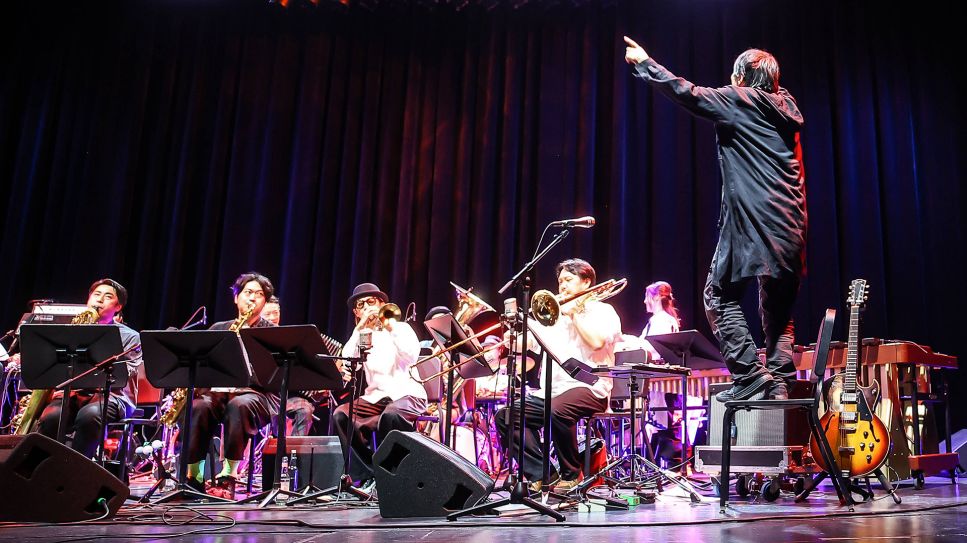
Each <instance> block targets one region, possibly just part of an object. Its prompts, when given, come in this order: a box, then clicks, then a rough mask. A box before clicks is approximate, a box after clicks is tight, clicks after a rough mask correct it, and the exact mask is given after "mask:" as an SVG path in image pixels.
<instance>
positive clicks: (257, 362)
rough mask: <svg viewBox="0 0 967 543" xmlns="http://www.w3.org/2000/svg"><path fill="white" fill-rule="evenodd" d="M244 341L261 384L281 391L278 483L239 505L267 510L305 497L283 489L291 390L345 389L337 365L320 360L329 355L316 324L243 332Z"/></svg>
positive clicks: (277, 446) (331, 361) (276, 463)
mask: <svg viewBox="0 0 967 543" xmlns="http://www.w3.org/2000/svg"><path fill="white" fill-rule="evenodd" d="M241 337H242V343H243V344H244V345H245V350H246V351H247V352H248V356H249V360H250V361H251V362H252V368H253V370H254V371H255V375H256V378H257V382H258V383H259V385H260V386H261V387H262V388H263V389H264V390H267V391H273V392H274V391H276V390H277V391H278V392H279V405H280V406H281V407H280V408H279V415H278V416H277V417H276V421H275V436H276V437H275V439H276V453H275V466H274V468H273V469H274V470H275V480H274V481H273V482H272V489H271V490H263V491H262V492H261V493H260V494H256V495H254V496H249V497H247V498H245V499H244V500H242V501H240V502H239V503H249V502H256V501H257V502H259V507H260V508H263V507H265V506H267V505H269V504H270V503H272V501H273V500H275V498H276V497H277V496H278V495H279V494H282V495H284V496H287V497H290V498H292V497H295V498H298V497H302V496H303V495H302V494H300V493H299V492H295V491H293V490H291V489H290V490H284V489H282V458H283V457H284V456H285V455H286V454H287V453H288V451H287V450H286V447H285V427H286V422H285V406H286V402H287V401H288V399H289V389H290V388H293V389H294V390H332V389H334V388H336V387H338V386H341V385H342V374H341V372H340V371H339V370H338V369H336V364H335V361H333V360H327V359H317V358H316V357H317V355H320V354H328V352H329V351H328V350H327V349H326V346H325V344H323V342H322V337H321V336H320V335H319V330H318V329H317V328H316V326H315V325H314V324H299V325H294V326H274V327H270V328H243V329H242V330H241ZM293 383H295V385H294V387H293Z"/></svg>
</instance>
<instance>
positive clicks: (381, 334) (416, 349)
mask: <svg viewBox="0 0 967 543" xmlns="http://www.w3.org/2000/svg"><path fill="white" fill-rule="evenodd" d="M358 346H359V330H355V329H354V330H353V335H352V336H350V338H349V341H347V342H346V345H345V346H343V350H342V354H343V356H354V357H355V356H359V349H358ZM419 355H420V340H419V339H417V337H416V333H415V332H413V328H411V327H410V325H409V324H407V323H405V322H397V323H394V324H393V331H392V332H389V331H387V330H374V331H373V347H372V348H371V349H370V350H369V355H368V356H367V358H366V363H365V364H364V365H363V370H364V371H365V372H366V383H367V386H366V391H365V392H364V393H363V395H362V396H361V398H362V399H363V400H366V401H367V402H369V403H378V402H379V401H380V400H382V399H383V398H389V399H390V401H394V402H395V401H396V400H398V399H400V398H402V397H403V396H414V397H417V398H421V399H423V400H426V390H425V389H424V388H423V385H421V384H420V383H418V382H416V380H414V379H413V378H412V377H410V371H409V370H410V366H412V365H413V364H414V363H416V360H417V358H418V357H419Z"/></svg>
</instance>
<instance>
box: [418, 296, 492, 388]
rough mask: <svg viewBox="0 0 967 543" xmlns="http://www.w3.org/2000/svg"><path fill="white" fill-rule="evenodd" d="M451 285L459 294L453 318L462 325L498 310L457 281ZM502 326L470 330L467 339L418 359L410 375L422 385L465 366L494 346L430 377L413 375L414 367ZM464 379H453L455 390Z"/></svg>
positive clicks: (460, 386) (458, 377)
mask: <svg viewBox="0 0 967 543" xmlns="http://www.w3.org/2000/svg"><path fill="white" fill-rule="evenodd" d="M450 285H452V286H453V288H454V289H455V290H456V296H457V314H456V315H454V317H453V318H454V319H456V321H457V322H458V323H459V324H460V325H461V326H464V327H466V326H467V325H468V324H469V323H470V322H471V321H473V320H474V319H475V318H477V317H478V316H480V315H481V314H483V313H486V312H487V311H494V312H496V310H495V309H494V308H493V307H491V306H490V304H488V303H487V302H485V301H483V300H482V299H480V297H479V296H477V295H476V294H474V293H472V292H470V289H465V288H463V287H461V286H459V285H457V284H456V283H454V282H452V281H451V282H450ZM501 326H503V325H502V324H501V323H497V324H494V325H492V326H489V327H487V328H486V329H484V330H483V331H481V332H478V333H476V334H474V333H473V330H470V334H471V335H470V336H468V337H467V339H464V340H462V341H458V342H456V343H454V344H453V345H450V346H449V347H447V348H446V349H443V350H442V351H440V352H438V353H434V354H431V355H429V356H425V357H423V358H421V359H419V360H417V361H416V363H415V364H413V365H412V366H410V377H411V378H412V379H413V380H414V381H416V382H418V383H420V384H421V385H423V384H426V383H429V382H430V381H432V380H434V379H436V378H437V377H440V376H441V375H446V374H447V373H448V372H450V371H453V370H455V369H457V368H459V367H461V366H463V365H464V364H467V363H468V362H471V361H473V360H474V359H476V358H478V357H479V356H480V355H482V354H484V353H488V352H490V351H492V350H493V349H492V348H491V349H487V350H486V351H484V352H482V353H480V354H478V355H476V356H473V357H470V358H466V359H464V360H463V361H462V362H460V363H459V364H454V365H451V366H448V367H446V368H443V369H441V371H438V372H436V373H434V374H433V375H430V376H429V377H425V378H420V377H419V376H416V375H413V368H417V367H419V366H420V365H421V364H425V363H426V362H429V361H430V360H433V359H435V358H440V357H442V356H443V355H445V354H447V353H449V352H450V351H452V350H454V349H456V348H457V347H460V346H462V345H464V344H465V343H468V342H470V341H473V340H475V339H479V338H481V337H483V336H486V335H487V334H489V333H491V332H493V331H495V330H497V329H498V328H500V327H501ZM498 346H499V344H498ZM464 381H465V379H464V378H463V377H460V376H457V377H455V378H454V380H453V389H454V391H456V390H460V389H461V388H462V387H463V384H464Z"/></svg>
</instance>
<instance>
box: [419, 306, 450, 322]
mask: <svg viewBox="0 0 967 543" xmlns="http://www.w3.org/2000/svg"><path fill="white" fill-rule="evenodd" d="M448 313H451V314H452V313H453V311H450V308H449V307H447V306H445V305H437V306H434V307H431V308H430V310H429V311H427V312H426V317H424V318H423V320H424V321H428V320H430V319H432V318H433V317H436V316H437V315H446V314H448Z"/></svg>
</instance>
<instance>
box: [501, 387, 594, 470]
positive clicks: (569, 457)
mask: <svg viewBox="0 0 967 543" xmlns="http://www.w3.org/2000/svg"><path fill="white" fill-rule="evenodd" d="M514 407H515V411H514V412H513V413H512V414H513V420H512V421H511V424H510V426H508V425H507V422H506V420H505V419H506V415H507V411H508V410H509V408H507V407H504V408H501V409H500V410H498V411H497V414H496V415H495V417H494V418H495V420H496V422H497V430H498V432H500V435H501V439H502V442H503V443H506V439H507V431H508V429H509V428H510V429H512V431H513V433H512V435H511V442H510V450H509V451H507V454H508V456H509V457H510V458H515V459H516V458H517V455H518V448H517V440H518V433H519V428H520V412H519V411H516V409H520V400H517V401H515V402H514ZM607 407H608V400H607V399H602V398H598V397H597V396H595V395H594V393H592V392H591V389H588V388H584V387H578V388H573V389H571V390H568V391H567V392H565V393H563V394H561V395H559V396H557V397H555V398H551V441H552V442H553V443H554V450H555V451H556V452H557V462H558V464H560V466H561V469H560V475H561V477H562V478H563V479H565V480H568V481H570V480H573V479H575V478H576V477H579V476H580V475H581V466H582V464H583V462H582V461H581V453H580V451H579V450H578V437H577V423H578V421H579V420H581V419H582V418H584V417H587V416H588V415H592V414H594V413H598V412H600V411H604V410H605V409H607ZM543 427H544V398H543V397H541V398H538V397H536V396H531V395H527V396H526V397H525V398H524V476H526V477H527V479H528V480H530V481H538V480H540V479H541V477H543V475H544V467H543V466H544V454H543V451H542V450H541V441H540V439H539V438H538V434H537V433H538V431H540V430H541V428H543ZM552 471H553V470H552Z"/></svg>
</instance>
